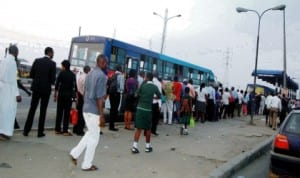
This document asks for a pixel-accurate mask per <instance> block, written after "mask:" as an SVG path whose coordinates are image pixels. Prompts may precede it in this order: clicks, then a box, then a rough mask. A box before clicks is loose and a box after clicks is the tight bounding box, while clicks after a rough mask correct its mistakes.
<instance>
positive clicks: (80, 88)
mask: <svg viewBox="0 0 300 178" xmlns="http://www.w3.org/2000/svg"><path fill="white" fill-rule="evenodd" d="M85 78H86V73H82V74H81V75H80V76H79V77H78V79H77V89H78V92H79V93H80V94H82V95H83V94H84V82H85Z"/></svg>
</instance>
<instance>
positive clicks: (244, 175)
mask: <svg viewBox="0 0 300 178" xmlns="http://www.w3.org/2000/svg"><path fill="white" fill-rule="evenodd" d="M269 165H270V152H267V153H266V154H264V155H262V156H261V157H259V158H258V159H256V160H254V161H253V162H251V163H249V165H248V166H246V167H245V168H243V169H241V170H240V171H238V172H237V173H235V174H234V175H233V176H232V177H231V178H255V177H259V178H268V177H269Z"/></svg>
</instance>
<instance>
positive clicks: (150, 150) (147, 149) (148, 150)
mask: <svg viewBox="0 0 300 178" xmlns="http://www.w3.org/2000/svg"><path fill="white" fill-rule="evenodd" d="M152 151H153V148H152V147H149V148H145V152H146V153H150V152H152Z"/></svg>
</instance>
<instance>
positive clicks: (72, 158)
mask: <svg viewBox="0 0 300 178" xmlns="http://www.w3.org/2000/svg"><path fill="white" fill-rule="evenodd" d="M70 158H71V162H72V163H73V164H74V165H75V166H76V165H77V159H75V158H74V157H73V156H72V155H70Z"/></svg>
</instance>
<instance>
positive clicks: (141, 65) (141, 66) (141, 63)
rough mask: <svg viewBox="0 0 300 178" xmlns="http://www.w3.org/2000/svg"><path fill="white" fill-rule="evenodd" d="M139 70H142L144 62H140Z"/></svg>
mask: <svg viewBox="0 0 300 178" xmlns="http://www.w3.org/2000/svg"><path fill="white" fill-rule="evenodd" d="M140 69H141V70H143V69H144V61H140Z"/></svg>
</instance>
